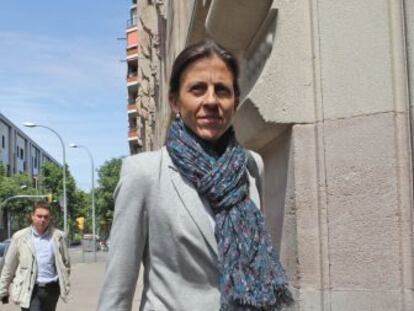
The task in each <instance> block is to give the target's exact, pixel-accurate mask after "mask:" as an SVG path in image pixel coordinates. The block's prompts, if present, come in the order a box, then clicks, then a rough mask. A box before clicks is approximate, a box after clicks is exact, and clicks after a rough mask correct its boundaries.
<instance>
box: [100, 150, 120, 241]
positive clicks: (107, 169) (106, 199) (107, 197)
mask: <svg viewBox="0 0 414 311" xmlns="http://www.w3.org/2000/svg"><path fill="white" fill-rule="evenodd" d="M121 164H122V158H113V159H111V160H108V161H106V162H105V163H104V164H102V165H101V166H100V167H99V168H98V170H97V171H98V185H99V186H98V188H97V190H96V214H97V219H98V222H97V224H99V227H100V232H101V235H102V234H103V235H104V236H105V235H107V234H108V232H109V230H110V227H111V224H112V219H113V213H114V199H113V197H112V195H113V193H114V190H115V187H116V185H117V184H118V181H119V173H120V170H121Z"/></svg>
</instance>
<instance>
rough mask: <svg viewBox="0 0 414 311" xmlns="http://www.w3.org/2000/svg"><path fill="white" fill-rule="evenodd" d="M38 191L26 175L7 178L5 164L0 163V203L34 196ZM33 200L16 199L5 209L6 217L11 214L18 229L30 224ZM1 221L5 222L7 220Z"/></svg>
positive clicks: (20, 174)
mask: <svg viewBox="0 0 414 311" xmlns="http://www.w3.org/2000/svg"><path fill="white" fill-rule="evenodd" d="M35 193H36V191H35V189H34V188H33V187H32V181H31V178H30V177H29V176H28V175H27V174H26V173H18V174H15V175H13V176H10V177H9V176H6V171H5V169H4V165H3V163H1V162H0V202H3V201H4V200H6V199H8V198H10V197H13V196H15V195H22V194H25V195H33V194H35ZM32 203H33V200H30V199H15V200H11V201H9V202H8V203H7V204H6V205H4V206H3V208H4V211H5V213H4V216H6V215H7V214H10V215H11V217H12V219H13V223H14V224H15V226H16V227H17V228H21V227H24V226H27V225H28V224H29V223H30V222H29V220H30V217H29V215H30V211H31V206H32ZM0 221H2V222H4V221H5V219H1V220H0Z"/></svg>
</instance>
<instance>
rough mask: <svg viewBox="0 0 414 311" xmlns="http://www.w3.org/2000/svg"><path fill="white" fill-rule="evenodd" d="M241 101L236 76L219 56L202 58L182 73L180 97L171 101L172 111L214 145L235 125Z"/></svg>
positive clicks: (198, 134)
mask: <svg viewBox="0 0 414 311" xmlns="http://www.w3.org/2000/svg"><path fill="white" fill-rule="evenodd" d="M237 103H238V98H236V97H235V94H234V88H233V74H232V72H231V71H230V70H229V69H228V67H227V65H226V64H225V63H224V62H223V60H222V59H221V58H220V57H218V56H211V57H206V58H201V59H199V60H197V61H195V62H193V63H192V64H190V65H189V66H188V67H187V68H186V69H185V70H184V71H183V73H182V74H181V79H180V89H179V94H178V97H177V96H175V97H173V98H170V104H171V107H172V110H173V111H174V112H175V113H177V112H179V113H180V114H181V118H182V120H183V122H184V123H185V125H187V126H188V127H189V128H190V129H191V130H192V131H193V132H194V133H195V134H197V136H199V137H200V138H202V139H204V140H207V141H210V142H214V141H216V140H218V139H219V138H220V137H221V136H222V135H223V134H224V132H226V130H227V129H228V128H229V126H230V125H231V122H232V119H233V115H234V113H235V112H236V108H237Z"/></svg>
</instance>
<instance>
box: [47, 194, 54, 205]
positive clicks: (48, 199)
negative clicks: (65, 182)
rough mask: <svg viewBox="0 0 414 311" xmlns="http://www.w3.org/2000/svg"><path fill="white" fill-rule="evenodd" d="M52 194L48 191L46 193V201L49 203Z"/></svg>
mask: <svg viewBox="0 0 414 311" xmlns="http://www.w3.org/2000/svg"><path fill="white" fill-rule="evenodd" d="M52 199H53V198H52V194H51V193H48V194H47V202H48V203H49V204H50V203H52Z"/></svg>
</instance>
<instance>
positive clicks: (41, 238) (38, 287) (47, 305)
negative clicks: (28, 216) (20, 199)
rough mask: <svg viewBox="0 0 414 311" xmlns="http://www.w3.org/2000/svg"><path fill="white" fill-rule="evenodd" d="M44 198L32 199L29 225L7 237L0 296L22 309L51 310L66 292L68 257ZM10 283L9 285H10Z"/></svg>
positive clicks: (63, 241)
mask: <svg viewBox="0 0 414 311" xmlns="http://www.w3.org/2000/svg"><path fill="white" fill-rule="evenodd" d="M50 220H51V215H50V207H49V204H48V203H47V202H36V203H35V204H34V205H33V209H32V225H31V226H29V227H27V228H24V229H22V230H20V231H17V232H16V233H15V234H14V235H13V237H12V240H11V244H10V247H9V250H8V252H7V255H6V259H5V264H4V267H3V270H2V273H1V276H0V298H1V300H2V302H3V303H8V299H9V295H10V293H9V287H10V289H11V295H12V298H13V301H14V302H15V303H16V304H17V305H19V306H20V307H21V309H22V310H30V311H54V310H56V305H57V301H58V299H59V296H60V297H61V298H62V299H63V300H64V301H66V298H67V296H68V294H69V289H70V285H69V284H70V283H69V274H70V261H69V256H68V249H67V246H66V242H65V238H64V233H63V232H62V231H60V230H57V229H55V228H54V227H53V226H52V225H51V224H50ZM10 284H12V286H10Z"/></svg>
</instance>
